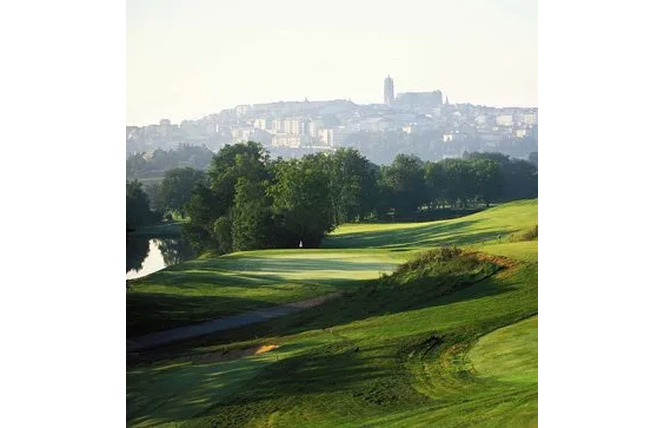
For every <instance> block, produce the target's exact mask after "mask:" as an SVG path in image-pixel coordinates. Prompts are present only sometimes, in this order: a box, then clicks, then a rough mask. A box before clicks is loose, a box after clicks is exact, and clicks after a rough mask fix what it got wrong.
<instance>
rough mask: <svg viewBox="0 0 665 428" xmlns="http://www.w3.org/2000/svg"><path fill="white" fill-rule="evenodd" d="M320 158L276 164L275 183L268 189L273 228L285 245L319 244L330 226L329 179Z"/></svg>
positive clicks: (331, 216) (319, 154) (331, 209)
mask: <svg viewBox="0 0 665 428" xmlns="http://www.w3.org/2000/svg"><path fill="white" fill-rule="evenodd" d="M324 161H325V158H324V155H323V154H321V153H318V154H314V155H306V156H303V157H302V158H301V159H299V160H298V159H292V160H289V161H281V162H277V163H276V165H275V169H276V180H275V184H274V185H273V186H272V187H271V188H270V191H269V192H270V195H271V196H272V197H273V200H274V203H273V210H274V213H275V215H276V226H277V227H278V228H283V230H284V232H285V233H284V234H283V236H284V238H283V239H285V242H283V244H284V245H286V246H289V247H290V246H293V247H295V246H297V245H298V244H299V242H300V241H302V243H303V245H304V246H306V247H313V246H317V245H319V243H320V242H321V240H322V239H323V236H324V235H325V234H326V233H327V232H330V231H331V230H332V229H333V227H334V215H333V207H332V202H331V197H330V176H329V174H328V173H327V171H326V168H324V166H323V163H324Z"/></svg>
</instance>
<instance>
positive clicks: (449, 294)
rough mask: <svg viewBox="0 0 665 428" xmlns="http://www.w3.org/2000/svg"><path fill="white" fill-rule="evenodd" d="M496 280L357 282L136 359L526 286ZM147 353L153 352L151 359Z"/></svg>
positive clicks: (322, 326)
mask: <svg viewBox="0 0 665 428" xmlns="http://www.w3.org/2000/svg"><path fill="white" fill-rule="evenodd" d="M495 277H496V275H494V276H491V277H489V278H486V279H482V280H477V281H475V282H472V283H468V282H466V283H461V284H458V285H456V286H455V288H454V289H453V290H451V289H450V288H448V287H447V286H446V285H445V284H440V285H432V286H428V287H423V288H419V289H414V288H412V287H396V288H392V289H391V288H381V286H380V283H379V281H377V280H366V281H355V282H353V283H352V284H353V285H351V284H350V283H348V282H347V283H346V284H349V285H348V286H349V289H348V290H349V291H347V292H344V293H343V294H342V295H341V296H340V297H339V298H336V299H332V300H330V301H328V302H325V303H324V304H322V305H320V306H316V307H313V308H310V309H306V310H303V311H300V312H297V313H293V314H288V315H285V316H283V317H279V318H275V319H272V320H269V321H266V322H262V323H256V324H252V325H251V326H246V327H241V328H237V329H232V330H226V331H222V332H219V333H213V334H210V335H208V336H205V337H199V338H195V339H192V340H189V341H186V342H181V343H177V344H172V345H169V346H168V347H164V348H161V350H154V351H147V352H145V353H142V354H141V355H138V356H135V357H137V358H136V362H139V361H143V360H152V361H155V360H161V359H165V360H167V359H170V358H174V357H177V356H183V355H191V354H196V353H199V352H201V351H200V350H199V348H201V347H205V346H213V345H222V344H229V343H233V342H241V341H248V340H253V339H257V338H260V337H278V336H289V335H293V334H298V333H302V332H305V331H309V330H320V329H329V328H331V327H334V326H340V325H345V324H349V323H351V322H354V321H362V320H365V319H368V318H371V317H375V316H383V315H391V314H397V313H400V312H405V311H412V310H418V309H424V308H428V307H433V306H442V305H449V304H454V303H457V302H462V301H467V300H474V299H482V298H486V297H490V296H498V295H500V294H507V293H510V292H513V291H515V290H516V289H517V288H518V287H520V285H523V284H524V280H523V279H521V278H513V279H511V280H507V279H506V278H503V279H501V280H497V279H496V278H495ZM151 352H153V353H152V354H151Z"/></svg>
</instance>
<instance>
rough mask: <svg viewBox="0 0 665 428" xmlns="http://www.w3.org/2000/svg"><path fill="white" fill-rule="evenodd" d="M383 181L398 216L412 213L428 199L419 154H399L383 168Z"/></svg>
mask: <svg viewBox="0 0 665 428" xmlns="http://www.w3.org/2000/svg"><path fill="white" fill-rule="evenodd" d="M381 181H382V182H383V185H384V186H385V188H386V189H387V191H388V192H389V194H390V197H391V199H392V204H391V205H392V208H394V209H395V213H396V215H397V216H405V215H408V214H412V213H413V212H415V211H416V210H417V209H418V208H419V207H420V205H421V204H422V203H423V202H425V201H426V200H427V194H426V188H425V174H424V169H423V162H422V161H421V160H420V158H418V157H417V156H414V155H397V156H396V157H395V160H394V161H393V163H392V164H391V165H390V166H389V167H386V168H383V169H382V170H381Z"/></svg>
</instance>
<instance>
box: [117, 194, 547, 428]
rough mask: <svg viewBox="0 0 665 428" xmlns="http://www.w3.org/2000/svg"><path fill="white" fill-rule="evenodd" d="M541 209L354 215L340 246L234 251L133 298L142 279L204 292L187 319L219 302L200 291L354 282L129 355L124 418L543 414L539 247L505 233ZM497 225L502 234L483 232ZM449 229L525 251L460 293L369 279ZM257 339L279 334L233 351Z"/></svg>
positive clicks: (253, 291)
mask: <svg viewBox="0 0 665 428" xmlns="http://www.w3.org/2000/svg"><path fill="white" fill-rule="evenodd" d="M513 219H515V220H513ZM536 223H537V201H520V202H517V203H513V204H507V205H504V206H499V207H497V208H493V209H491V210H487V211H484V212H482V213H478V214H474V215H472V216H469V217H465V218H459V219H455V220H447V221H443V222H430V223H424V224H423V223H421V224H409V225H404V224H402V225H396V224H389V225H350V226H345V227H343V228H341V230H339V231H338V232H337V233H336V234H334V236H333V237H331V238H329V239H328V240H326V242H325V246H326V247H328V248H332V249H321V250H303V251H301V250H284V251H255V252H247V253H239V254H233V255H229V256H225V257H221V258H213V259H200V260H194V261H191V262H187V263H184V264H182V265H179V266H177V267H174V268H169V269H167V270H165V271H162V272H161V274H160V275H158V274H154V275H152V276H150V277H148V278H146V279H144V280H142V281H141V282H140V284H141V285H140V286H137V287H136V290H135V291H132V292H130V293H129V294H128V305H129V301H130V300H129V296H131V295H132V293H136V295H137V296H138V295H140V293H146V294H147V295H150V294H151V293H156V294H159V293H162V294H164V295H171V296H173V295H179V296H186V295H188V293H189V295H192V296H196V295H197V294H196V293H201V294H199V296H202V297H201V300H200V301H199V303H198V304H196V305H193V306H192V307H191V308H183V309H182V314H183V315H182V320H184V319H186V318H187V317H190V316H191V315H189V314H190V313H192V312H197V311H198V309H197V308H199V306H203V307H206V308H208V309H206V310H207V311H208V312H207V313H208V314H211V313H213V312H214V311H213V309H212V308H213V307H214V305H212V306H210V305H209V303H208V302H205V301H206V300H209V299H213V298H214V296H216V297H217V298H220V299H227V301H228V303H229V305H227V306H225V309H224V310H228V311H231V312H237V311H238V309H237V308H242V307H243V306H242V304H243V301H249V302H251V303H250V304H249V306H251V305H252V304H256V302H262V303H263V304H275V303H276V302H280V298H282V299H284V301H287V300H291V299H300V298H303V297H305V298H306V297H308V296H309V295H314V294H318V293H324V292H330V291H331V290H345V291H347V293H345V294H344V295H342V296H341V297H340V298H337V299H334V300H330V301H328V302H326V303H324V304H323V305H321V306H319V307H316V308H311V309H308V310H306V311H303V312H300V313H293V314H290V315H287V316H285V317H282V318H279V319H274V320H271V321H269V322H266V323H262V324H257V325H254V326H248V327H244V328H241V329H238V330H236V331H231V332H224V333H220V334H218V335H212V336H209V337H206V338H201V339H197V340H196V341H192V342H189V343H182V344H178V345H174V346H172V347H170V348H167V349H166V350H163V351H156V352H155V353H153V354H151V355H146V356H145V358H140V359H138V360H128V371H127V421H128V425H131V426H155V425H163V424H176V425H178V426H180V425H182V426H219V427H222V426H223V427H232V426H256V427H259V426H273V427H280V426H283V427H292V426H299V427H301V426H302V427H307V426H310V427H320V426H361V425H362V426H400V427H403V426H422V425H433V426H533V425H536V424H537V399H538V385H537V313H538V264H537V251H538V246H537V241H526V242H514V243H511V242H508V239H507V235H508V234H509V233H516V232H520V231H523V230H526V229H528V228H530V227H531V226H533V225H534V224H536ZM497 231H500V233H502V234H504V235H505V239H503V238H502V240H501V241H500V242H496V241H493V242H489V241H488V242H483V240H482V239H479V238H480V237H481V234H483V233H490V234H491V233H496V232H497ZM390 234H394V236H395V238H394V240H393V242H392V243H391V241H390V238H389V235H390ZM354 237H355V238H354ZM408 239H412V240H413V241H409V240H408ZM452 242H457V243H461V242H465V243H467V244H468V245H469V248H470V249H473V250H476V251H482V252H486V253H490V254H496V255H503V256H506V257H510V258H512V259H514V260H516V262H515V263H513V264H512V265H511V267H509V268H505V269H503V270H501V271H499V272H498V273H496V274H494V275H493V276H491V277H489V278H487V279H484V280H481V281H480V282H476V283H473V284H467V285H466V286H463V287H461V288H460V289H458V290H456V291H454V292H453V291H452V290H450V288H449V287H447V285H446V284H436V283H417V284H418V285H417V286H415V285H410V283H407V284H406V285H405V286H395V287H389V286H386V285H385V284H384V281H375V280H371V279H372V278H375V277H377V276H378V275H379V273H380V272H388V271H390V270H392V269H393V267H394V266H395V264H396V263H400V262H402V261H404V260H406V259H408V258H410V257H413V255H414V252H416V251H419V250H422V249H423V248H426V247H430V246H434V245H436V244H438V243H452ZM369 243H372V244H373V245H371V247H372V248H362V245H367V244H369ZM395 243H397V244H395ZM342 245H347V246H348V247H349V248H348V249H340V248H342ZM201 275H204V276H201ZM205 275H207V276H205ZM363 279H364V280H365V281H359V280H363ZM169 281H171V282H169ZM187 284H189V285H187ZM284 284H292V288H288V287H284ZM413 284H416V283H415V282H414V283H413ZM282 287H284V288H283V289H282ZM280 289H282V291H281V292H280V291H279V290H280ZM148 290H152V291H148ZM308 293H311V294H308ZM142 297H145V296H142ZM135 309H138V308H135ZM174 312H176V311H175V310H174V309H170V313H169V312H168V311H167V312H165V313H164V314H162V316H161V318H160V319H168V318H169V317H170V316H173V315H174V314H173V313H174ZM203 312H205V310H204V311H201V313H203ZM129 314H130V312H129V306H128V319H129ZM143 325H150V323H144V324H143ZM263 344H276V345H279V347H278V348H277V349H275V350H272V351H270V352H267V353H265V354H261V355H255V356H245V357H243V358H235V359H234V357H233V355H234V354H233V353H234V352H238V350H239V349H245V348H248V347H252V346H258V345H263Z"/></svg>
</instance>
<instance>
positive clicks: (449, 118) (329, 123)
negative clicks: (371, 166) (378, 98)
mask: <svg viewBox="0 0 665 428" xmlns="http://www.w3.org/2000/svg"><path fill="white" fill-rule="evenodd" d="M394 88H395V85H394V80H393V79H392V78H391V77H390V76H388V77H386V78H385V80H384V85H383V99H384V102H383V104H364V105H360V104H355V103H353V102H351V101H350V100H330V101H309V100H307V99H305V100H304V101H290V102H275V103H264V104H253V105H249V104H247V105H239V106H236V107H235V108H233V109H226V110H222V111H221V112H219V113H216V114H211V115H209V116H206V117H204V118H202V119H199V120H194V121H189V120H186V121H183V122H182V123H181V124H180V125H173V124H171V123H170V122H169V121H168V120H162V121H161V122H160V124H159V125H150V126H147V127H140V128H139V127H127V144H128V151H129V152H131V151H149V150H150V148H151V147H150V146H153V147H154V148H156V147H155V146H159V147H162V148H167V147H169V146H176V145H178V144H182V143H185V144H206V145H207V146H208V147H209V148H211V149H216V148H217V147H218V146H222V145H223V144H229V143H238V142H245V141H250V140H251V141H258V142H261V143H262V144H263V145H264V146H267V147H269V148H273V149H277V151H279V150H280V149H281V150H288V149H292V150H297V149H310V150H329V149H334V148H336V147H356V148H358V149H360V150H361V151H363V147H362V145H363V141H366V138H365V136H366V135H367V134H383V136H384V137H385V138H388V139H390V138H402V137H403V136H404V135H407V136H408V138H410V141H413V144H419V143H418V142H419V141H421V140H422V141H423V142H424V143H423V144H425V142H426V143H427V144H428V145H430V146H431V145H432V144H440V146H441V147H440V148H441V151H440V152H441V153H448V154H449V155H451V156H455V155H460V154H461V152H462V151H464V150H492V149H497V148H500V147H502V144H508V143H506V141H513V142H514V141H517V140H520V139H530V140H535V141H536V144H537V127H538V109H537V108H495V107H486V106H477V105H471V104H451V103H450V101H449V99H448V96H445V98H444V95H443V93H442V92H441V91H440V90H434V91H430V92H404V93H398V94H395V92H394ZM400 134H403V135H402V137H400V136H399V135H400ZM518 143H519V142H518ZM513 145H514V143H513ZM529 150H532V148H530V149H529ZM532 151H533V150H532ZM535 151H537V148H536V150H535ZM437 152H439V151H438V150H437Z"/></svg>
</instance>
